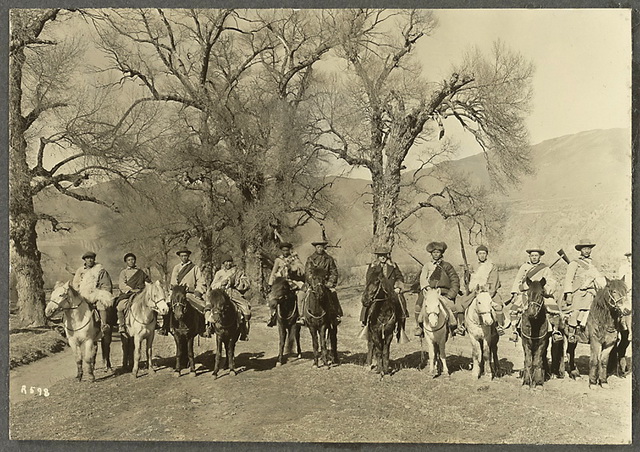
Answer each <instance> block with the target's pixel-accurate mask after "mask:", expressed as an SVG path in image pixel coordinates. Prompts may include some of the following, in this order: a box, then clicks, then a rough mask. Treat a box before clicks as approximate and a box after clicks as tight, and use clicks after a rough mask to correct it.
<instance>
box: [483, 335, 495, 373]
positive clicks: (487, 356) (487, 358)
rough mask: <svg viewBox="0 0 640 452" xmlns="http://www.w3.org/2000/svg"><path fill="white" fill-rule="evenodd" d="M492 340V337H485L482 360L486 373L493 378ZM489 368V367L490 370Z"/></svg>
mask: <svg viewBox="0 0 640 452" xmlns="http://www.w3.org/2000/svg"><path fill="white" fill-rule="evenodd" d="M490 340H491V339H490V338H485V339H484V341H482V342H483V343H482V362H483V369H484V373H485V374H487V373H488V374H489V375H488V376H489V378H491V379H492V380H493V369H492V368H491V349H490V347H489V341H490ZM487 369H489V371H488V372H487Z"/></svg>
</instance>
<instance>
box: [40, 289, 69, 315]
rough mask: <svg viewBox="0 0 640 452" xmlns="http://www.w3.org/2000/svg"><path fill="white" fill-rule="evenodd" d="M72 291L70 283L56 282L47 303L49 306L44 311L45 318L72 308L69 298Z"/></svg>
mask: <svg viewBox="0 0 640 452" xmlns="http://www.w3.org/2000/svg"><path fill="white" fill-rule="evenodd" d="M70 290H73V289H72V288H71V286H70V285H69V281H67V282H66V283H64V284H63V283H61V282H59V281H58V282H56V284H55V286H54V287H53V291H52V292H51V295H50V297H49V303H47V306H46V307H45V309H44V315H45V317H51V316H52V315H53V314H55V313H56V312H58V311H60V310H63V309H70V308H71V301H70V298H69V292H70Z"/></svg>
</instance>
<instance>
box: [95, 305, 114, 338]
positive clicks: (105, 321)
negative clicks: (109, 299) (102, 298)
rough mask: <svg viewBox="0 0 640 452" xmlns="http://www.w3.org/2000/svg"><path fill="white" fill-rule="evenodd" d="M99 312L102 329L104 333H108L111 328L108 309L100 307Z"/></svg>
mask: <svg viewBox="0 0 640 452" xmlns="http://www.w3.org/2000/svg"><path fill="white" fill-rule="evenodd" d="M98 313H99V314H100V329H101V330H102V333H103V334H107V333H108V332H109V331H110V330H111V327H110V326H109V323H108V320H109V319H108V318H107V311H106V309H98Z"/></svg>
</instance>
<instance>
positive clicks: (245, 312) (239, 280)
mask: <svg viewBox="0 0 640 452" xmlns="http://www.w3.org/2000/svg"><path fill="white" fill-rule="evenodd" d="M220 262H221V263H222V268H220V270H218V271H217V272H216V274H215V275H214V276H213V281H212V282H211V288H212V289H222V290H224V291H225V292H226V293H227V295H229V298H231V301H233V303H234V304H235V305H236V308H237V309H238V314H239V316H240V324H241V325H240V340H241V341H248V340H249V328H250V327H251V325H250V323H249V321H250V320H251V305H250V304H249V301H247V299H246V298H244V296H243V295H244V293H245V292H247V291H248V290H249V279H248V278H247V276H246V275H245V274H244V272H243V271H242V270H241V269H240V268H238V267H237V266H236V265H235V264H234V263H233V257H232V256H231V255H230V254H223V255H222V256H221V257H220ZM207 308H208V309H211V306H207Z"/></svg>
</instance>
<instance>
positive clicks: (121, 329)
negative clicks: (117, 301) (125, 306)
mask: <svg viewBox="0 0 640 452" xmlns="http://www.w3.org/2000/svg"><path fill="white" fill-rule="evenodd" d="M117 313H118V333H120V334H121V335H122V334H124V335H126V334H127V328H126V326H125V320H124V311H120V310H117Z"/></svg>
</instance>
